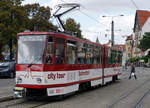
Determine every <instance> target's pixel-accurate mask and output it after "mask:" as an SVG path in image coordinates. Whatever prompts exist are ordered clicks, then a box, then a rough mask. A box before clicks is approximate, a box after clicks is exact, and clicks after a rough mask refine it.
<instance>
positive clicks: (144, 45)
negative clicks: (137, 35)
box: [139, 32, 150, 51]
mask: <svg viewBox="0 0 150 108" xmlns="http://www.w3.org/2000/svg"><path fill="white" fill-rule="evenodd" d="M139 48H140V49H141V50H142V51H146V50H147V49H148V48H150V32H146V33H145V34H144V36H143V38H142V39H141V40H140V44H139Z"/></svg>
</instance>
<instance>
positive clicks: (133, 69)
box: [129, 63, 137, 79]
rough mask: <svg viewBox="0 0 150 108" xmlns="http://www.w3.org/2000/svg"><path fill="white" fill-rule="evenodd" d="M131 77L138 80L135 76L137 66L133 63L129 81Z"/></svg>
mask: <svg viewBox="0 0 150 108" xmlns="http://www.w3.org/2000/svg"><path fill="white" fill-rule="evenodd" d="M131 76H134V78H135V79H137V77H136V75H135V66H134V64H133V63H132V64H131V72H130V76H129V79H131Z"/></svg>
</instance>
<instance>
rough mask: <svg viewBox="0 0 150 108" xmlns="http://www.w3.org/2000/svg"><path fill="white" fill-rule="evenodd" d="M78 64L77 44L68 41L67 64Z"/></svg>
mask: <svg viewBox="0 0 150 108" xmlns="http://www.w3.org/2000/svg"><path fill="white" fill-rule="evenodd" d="M75 63H76V42H75V41H70V40H68V41H67V64H75Z"/></svg>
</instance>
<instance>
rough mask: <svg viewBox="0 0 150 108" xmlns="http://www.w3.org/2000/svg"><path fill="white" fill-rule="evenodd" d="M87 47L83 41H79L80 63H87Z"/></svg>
mask: <svg viewBox="0 0 150 108" xmlns="http://www.w3.org/2000/svg"><path fill="white" fill-rule="evenodd" d="M85 51H86V49H85V47H84V46H83V43H82V42H79V43H78V64H85Z"/></svg>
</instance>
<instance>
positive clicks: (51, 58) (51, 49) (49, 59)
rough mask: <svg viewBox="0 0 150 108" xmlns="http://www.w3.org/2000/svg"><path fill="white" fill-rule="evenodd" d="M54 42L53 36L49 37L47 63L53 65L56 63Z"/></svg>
mask: <svg viewBox="0 0 150 108" xmlns="http://www.w3.org/2000/svg"><path fill="white" fill-rule="evenodd" d="M53 55H54V41H53V37H52V36H48V40H47V48H46V56H45V63H46V64H53V61H54V56H53Z"/></svg>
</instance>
